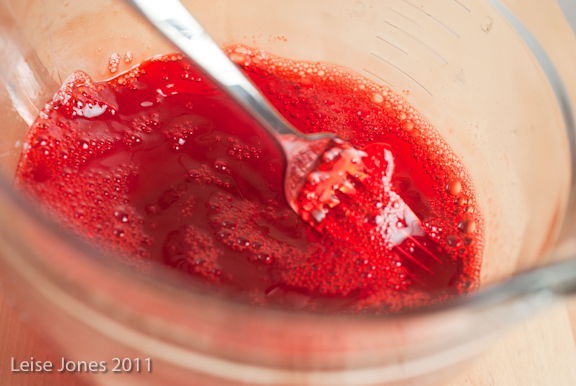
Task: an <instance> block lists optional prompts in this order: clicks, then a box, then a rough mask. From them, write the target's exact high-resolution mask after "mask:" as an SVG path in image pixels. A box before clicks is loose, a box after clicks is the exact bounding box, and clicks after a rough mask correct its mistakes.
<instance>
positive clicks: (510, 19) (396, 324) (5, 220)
mask: <svg viewBox="0 0 576 386" xmlns="http://www.w3.org/2000/svg"><path fill="white" fill-rule="evenodd" d="M186 5H187V6H188V8H189V9H190V10H191V11H192V13H193V14H194V15H195V16H196V17H197V19H198V20H199V21H200V23H202V24H203V25H204V27H205V28H206V29H207V30H208V32H209V33H210V34H211V35H212V36H213V37H214V38H215V40H216V41H217V42H219V43H221V44H231V43H244V44H247V45H252V46H257V47H259V48H262V49H264V50H266V51H269V52H271V53H274V54H277V55H280V56H283V57H287V58H291V59H296V60H308V61H327V62H331V63H336V64H339V65H342V66H345V67H348V68H350V69H352V70H354V71H356V72H358V73H360V74H362V75H364V76H365V77H367V78H368V79H370V80H372V81H374V82H376V83H380V84H385V85H387V86H389V87H390V88H391V89H393V90H394V91H396V92H397V93H398V94H400V95H401V96H403V97H404V98H405V99H406V100H407V101H408V102H409V103H410V104H411V106H413V107H414V108H415V109H416V110H418V111H419V112H420V113H421V114H422V115H423V116H425V117H426V118H427V119H428V120H429V121H430V122H431V123H432V124H433V126H435V128H436V129H437V130H438V132H439V133H440V135H441V136H442V137H443V138H444V139H445V140H446V142H447V143H448V144H449V145H450V146H451V147H452V149H453V151H454V152H455V154H457V155H458V156H459V157H460V159H461V161H462V163H463V164H464V165H465V166H466V168H467V169H468V171H469V173H470V175H471V177H472V180H473V181H474V184H475V187H476V197H477V200H478V202H479V205H480V207H481V208H482V211H483V213H484V219H485V224H484V226H485V250H484V258H483V263H482V269H481V283H482V285H483V286H485V285H488V284H491V283H495V282H499V281H502V280H504V279H507V278H509V277H511V276H512V275H514V274H515V273H518V272H520V271H523V270H526V269H528V268H533V267H535V266H537V265H540V264H541V263H542V261H544V260H543V259H544V258H545V257H546V256H547V255H548V254H549V252H550V251H551V250H552V248H553V247H554V246H555V245H556V244H557V243H558V240H559V237H560V235H561V233H563V234H565V235H567V234H569V233H570V231H571V229H572V222H573V218H572V217H571V216H569V215H568V214H572V215H573V214H575V213H576V210H574V200H573V192H574V189H573V185H572V181H573V178H572V174H573V165H574V161H573V157H574V155H573V153H572V152H571V151H572V150H573V149H574V134H575V133H574V127H573V120H572V110H571V104H570V101H569V99H568V96H567V93H566V91H565V89H564V85H563V83H562V80H561V78H560V77H559V75H558V73H557V72H556V70H555V68H554V66H553V65H552V62H551V61H550V59H549V58H548V57H547V56H546V54H545V52H544V51H543V50H542V48H541V46H540V45H539V44H538V43H537V42H536V41H535V40H534V39H533V38H532V35H531V34H530V32H529V31H528V30H526V29H525V28H524V27H523V25H522V24H520V23H519V22H518V20H517V19H516V18H515V17H514V15H512V14H511V13H510V12H508V11H507V9H506V8H504V7H503V6H501V5H500V3H498V2H496V1H481V0H467V1H457V0H450V1H440V0H437V1H432V2H426V3H425V4H424V3H420V2H417V1H415V0H382V1H378V2H370V1H334V0H331V1H329V0H320V1H315V2H314V3H313V4H310V2H308V1H304V0H298V1H292V2H284V1H269V0H251V1H245V2H237V1H233V0H220V1H211V2H202V1H188V2H186ZM0 36H1V39H0V53H1V56H2V58H1V59H0V81H1V82H2V85H3V87H2V89H1V91H0V112H1V116H2V117H3V120H2V123H1V124H0V130H1V132H2V136H3V140H2V141H1V143H0V155H1V157H0V170H2V176H1V177H2V178H1V179H0V267H1V273H2V277H3V285H4V287H5V289H6V291H9V292H10V294H11V295H13V296H14V297H15V299H17V305H18V307H20V309H22V310H25V311H26V313H27V315H28V318H29V320H30V323H31V324H32V325H33V326H35V328H36V329H37V330H38V331H39V332H40V334H42V335H43V336H44V337H45V338H46V339H48V340H49V341H51V342H53V343H54V344H55V345H56V346H57V347H58V348H59V350H60V351H61V352H62V353H63V354H64V356H65V357H66V358H69V359H70V360H86V359H87V358H89V360H94V361H101V360H104V361H107V362H108V363H111V358H141V359H144V358H152V359H153V363H154V364H153V366H154V368H153V371H152V372H150V373H145V374H144V373H143V374H139V375H138V376H137V377H135V376H130V375H127V376H125V377H118V376H117V374H114V373H111V372H108V373H106V374H98V376H95V377H91V382H93V383H95V384H102V385H113V384H119V382H122V384H125V383H126V382H131V383H132V384H149V385H160V384H170V385H184V384H204V385H237V384H255V385H328V384H329V385H333V386H336V385H404V384H406V385H409V384H418V385H428V384H429V385H433V384H437V383H438V382H440V381H441V380H443V379H445V378H446V377H447V376H448V375H450V374H452V372H453V371H454V370H455V369H458V368H459V366H460V365H461V364H462V363H465V362H466V361H468V360H469V359H471V358H473V357H474V356H475V355H476V354H478V353H479V352H481V351H482V349H483V348H484V347H485V346H486V344H488V343H489V342H490V341H491V339H493V338H494V334H496V333H497V332H498V331H500V330H501V329H502V328H504V327H506V326H508V325H510V324H511V323H513V322H514V321H517V320H519V319H521V318H523V317H525V316H527V315H529V314H531V313H532V312H534V311H535V310H537V309H540V308H542V307H544V306H545V305H547V304H549V303H550V301H551V299H552V297H553V296H552V295H553V294H552V293H551V292H550V291H547V290H540V288H541V287H542V286H540V287H538V285H537V284H538V283H540V281H538V278H540V277H541V276H538V275H537V276H520V277H517V279H515V280H516V281H515V282H513V283H510V284H508V285H504V286H499V287H493V288H492V289H488V290H487V291H484V292H481V294H480V295H478V296H476V297H473V298H471V299H467V300H460V301H457V302H456V303H455V304H450V305H444V306H442V307H439V308H436V309H432V310H423V311H421V312H413V313H410V314H406V315H397V316H388V317H385V316H379V317H376V316H362V317H344V316H327V315H311V314H301V313H295V312H284V311H278V310H269V309H260V308H254V307H250V306H246V305H242V304H239V303H234V302H233V301H231V300H229V299H228V300H227V299H224V298H221V297H217V296H213V295H210V294H208V293H206V292H205V291H203V290H201V289H198V288H196V287H193V286H192V285H191V284H190V283H187V282H186V281H185V280H183V279H182V278H181V277H180V276H178V275H175V274H173V273H171V272H167V271H165V270H163V269H161V268H160V267H159V268H158V270H157V272H155V273H154V274H153V275H146V276H145V275H142V274H139V273H137V272H133V271H131V270H128V269H127V268H125V267H121V266H119V265H118V264H116V263H114V261H112V260H111V259H108V258H107V257H106V256H102V255H100V254H98V253H97V252H95V251H94V250H92V249H90V248H89V247H88V246H87V245H85V244H83V243H82V242H81V241H79V240H77V239H75V238H74V237H72V236H70V235H69V234H67V233H65V232H64V231H63V230H61V229H60V228H58V226H57V225H55V223H54V222H53V221H52V220H51V219H49V218H46V216H45V215H43V214H41V213H40V212H39V211H36V210H35V208H34V205H32V204H31V203H29V202H27V201H26V200H25V199H24V198H23V197H21V196H19V195H18V194H17V193H16V192H15V191H14V190H13V189H12V187H11V181H12V178H13V175H14V170H15V165H16V163H17V161H18V157H19V154H20V148H21V146H22V140H23V137H24V135H25V133H26V130H27V127H28V126H29V124H30V123H31V122H32V121H33V119H34V118H35V116H36V114H37V112H38V110H39V109H40V108H42V106H43V105H44V103H45V102H46V100H47V99H48V98H49V97H50V96H51V95H52V94H53V92H54V91H55V90H56V89H57V88H58V85H59V84H61V83H62V81H63V80H64V79H65V78H66V77H67V76H68V75H69V74H70V73H71V72H73V71H75V70H79V69H81V70H83V71H85V72H87V73H88V74H90V75H91V77H92V78H93V79H95V80H103V79H106V78H109V77H111V75H112V74H111V73H110V70H109V59H110V58H111V56H112V55H119V56H120V57H121V58H123V57H124V55H125V54H126V53H127V52H130V53H131V54H132V56H133V61H132V62H131V63H129V64H128V63H125V62H123V61H121V62H120V67H119V71H123V70H126V69H128V68H129V67H130V66H132V65H133V64H134V63H139V62H141V61H142V60H143V59H145V58H148V57H151V56H153V55H155V54H165V53H170V52H174V51H175V49H174V48H173V47H172V46H171V45H170V44H169V43H167V42H166V41H165V40H164V39H163V38H162V37H161V36H160V35H159V34H158V33H157V32H156V31H154V30H153V29H152V28H151V27H150V26H149V25H148V24H147V23H146V22H145V21H144V20H142V19H141V18H140V17H139V16H138V15H137V14H136V13H135V12H134V11H133V10H131V9H130V8H129V7H128V6H127V5H125V4H124V3H122V2H118V1H112V0H97V1H92V2H80V1H72V0H46V1H43V2H36V1H11V0H2V1H0ZM526 283H535V284H534V285H533V286H532V287H531V288H529V289H531V291H530V292H529V293H527V294H522V293H521V292H522V291H525V290H526V289H527V287H526V286H524V287H522V285H523V284H526ZM512 288H519V290H517V291H513V290H511V289H512Z"/></svg>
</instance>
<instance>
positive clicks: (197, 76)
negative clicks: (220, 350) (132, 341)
mask: <svg viewBox="0 0 576 386" xmlns="http://www.w3.org/2000/svg"><path fill="white" fill-rule="evenodd" d="M228 53H229V54H231V57H232V59H233V60H234V61H236V62H237V63H240V64H243V65H244V68H245V70H246V72H247V74H248V75H249V76H250V77H251V78H252V80H253V81H254V82H255V83H256V84H257V85H258V86H259V87H260V89H261V90H262V91H263V92H264V94H265V95H266V96H267V97H268V98H269V99H270V100H271V101H272V103H273V104H274V105H275V106H276V108H278V110H279V111H281V112H282V113H283V114H284V115H285V116H286V117H287V118H288V119H289V120H290V122H291V123H292V124H293V125H294V126H295V127H296V128H298V129H299V130H301V131H303V132H335V133H337V134H338V135H339V136H340V137H341V138H343V139H345V140H347V141H349V142H350V143H351V144H352V145H354V146H355V147H356V148H357V149H363V148H365V149H364V150H365V151H366V152H367V153H368V156H367V157H366V158H365V162H366V164H367V165H369V166H370V170H371V172H370V173H371V174H370V177H371V178H380V179H381V178H382V177H383V176H386V175H387V176H388V177H389V179H390V181H389V185H388V186H389V187H391V190H390V191H384V190H382V192H380V191H378V192H376V193H377V194H380V195H381V198H382V199H381V201H382V202H379V203H377V205H376V203H374V202H364V201H363V200H365V199H366V198H367V197H374V192H373V191H372V190H374V189H376V190H378V189H382V186H383V185H382V184H380V185H379V184H377V183H365V182H364V183H360V181H355V180H354V179H353V178H351V179H350V180H351V183H352V184H353V185H355V186H356V187H357V189H359V192H360V194H358V195H357V196H355V197H356V198H354V199H350V197H349V196H347V195H344V194H341V192H338V193H337V195H338V198H339V200H340V205H338V206H336V207H334V208H333V210H330V211H329V213H328V216H327V218H326V220H325V221H324V223H323V226H322V228H321V229H320V228H319V227H313V226H310V225H309V224H307V223H306V222H305V221H303V220H302V219H301V218H300V217H299V216H298V215H297V214H296V213H294V212H293V211H292V210H291V209H290V207H289V206H288V204H287V203H286V201H285V199H284V196H283V189H282V182H283V167H284V165H283V163H282V161H281V160H282V158H281V157H280V155H279V153H278V151H277V150H276V148H275V146H274V145H273V144H272V143H271V142H270V141H269V139H268V138H267V136H266V135H264V133H263V132H262V131H261V129H259V128H258V127H255V126H254V124H253V122H252V121H251V119H250V118H249V117H247V116H246V115H245V114H244V113H243V112H242V111H240V110H239V109H238V108H237V107H236V106H235V104H234V103H233V102H231V100H230V98H229V97H227V96H226V95H225V94H224V93H223V92H222V91H220V90H219V89H218V88H217V87H215V86H214V85H213V83H212V82H210V81H209V80H208V79H206V78H205V76H204V75H203V74H202V73H201V71H199V70H198V69H197V68H196V67H195V66H194V65H192V64H191V63H189V62H188V61H187V60H186V59H182V57H179V56H178V55H176V56H172V57H169V56H168V57H164V58H156V59H152V60H150V61H147V62H144V63H142V64H141V65H139V66H138V67H137V68H135V69H134V70H132V71H130V72H129V73H128V74H122V75H119V76H117V77H116V78H114V79H113V80H111V81H108V82H103V83H96V84H94V83H92V82H91V80H90V79H89V78H88V77H87V76H86V75H85V74H83V73H76V74H75V75H74V76H73V77H71V78H69V79H68V80H67V82H66V83H65V85H64V86H63V88H62V90H61V91H60V92H59V93H58V94H56V95H55V97H54V98H53V100H52V101H51V102H50V103H49V104H48V105H47V107H46V108H45V109H44V110H43V111H42V113H41V114H40V116H39V117H38V119H37V120H36V122H35V123H34V124H33V126H32V127H31V129H30V131H29V133H28V134H27V137H26V142H25V146H24V151H23V154H22V157H21V160H20V164H19V167H18V171H17V174H16V180H15V183H16V186H17V187H18V188H19V189H20V190H21V191H23V192H26V193H27V194H29V195H30V196H32V197H34V198H36V199H39V200H40V201H41V202H43V203H44V204H45V205H46V206H47V207H48V208H50V209H51V210H52V211H55V212H56V213H58V214H59V215H60V216H61V217H62V219H63V220H62V221H63V223H64V224H65V226H67V227H68V228H69V229H71V230H72V231H74V232H75V233H77V234H80V235H81V236H82V237H84V238H86V239H88V240H91V241H93V242H94V244H95V245H97V246H98V247H100V248H103V249H106V250H109V251H113V252H116V253H119V254H121V255H122V256H123V257H124V258H125V259H126V260H127V261H129V262H131V263H133V264H136V265H139V266H141V267H142V268H143V269H150V268H151V267H153V266H152V265H151V264H150V261H157V262H160V263H163V264H166V265H168V266H171V267H174V268H175V269H178V270H180V271H183V272H185V273H187V274H189V275H190V276H191V277H192V278H196V279H202V280H204V281H206V282H207V283H211V285H212V286H213V288H214V290H218V289H219V288H221V289H227V290H230V289H232V290H233V291H235V292H236V293H238V294H240V295H242V296H244V297H245V298H246V299H247V300H248V301H250V302H252V303H255V304H263V305H271V306H278V305H280V306H283V307H288V308H298V309H307V310H318V311H328V312H353V311H358V310H361V309H364V310H371V311H376V312H387V311H398V310H401V309H404V308H407V307H417V306H423V305H428V304H433V303H436V302H439V301H442V300H444V299H446V298H449V297H451V296H453V295H456V294H463V293H466V292H468V291H470V290H473V289H475V288H476V287H477V285H478V271H479V264H480V258H481V252H482V240H483V239H482V217H481V215H480V213H479V210H478V207H477V206H476V204H475V201H474V200H475V199H474V192H473V187H472V184H471V182H470V180H469V178H468V176H467V173H466V171H465V170H464V169H463V167H462V166H461V165H460V164H459V162H458V160H457V158H456V157H455V156H454V155H453V154H452V153H451V151H450V149H449V148H448V147H447V146H446V144H445V143H444V142H443V141H442V140H441V139H440V138H439V137H438V135H437V134H436V132H435V131H434V129H433V128H431V127H430V126H429V125H428V124H427V123H426V122H425V120H424V119H423V118H421V117H420V116H419V115H418V114H417V113H416V112H414V111H410V110H411V108H410V106H408V105H406V104H405V102H403V101H402V100H401V99H400V98H399V97H398V96H396V95H395V94H393V93H392V92H391V91H389V90H386V89H383V88H381V87H379V86H377V85H374V84H372V83H370V82H368V81H366V80H364V79H363V78H361V77H359V76H358V75H355V74H352V73H350V72H349V71H347V70H345V69H342V68H340V67H337V66H331V65H326V64H312V63H304V62H291V61H288V60H285V59H280V58H276V57H273V56H271V55H267V54H264V53H262V52H260V51H257V50H255V51H251V50H250V49H248V48H246V47H236V46H234V47H231V48H229V49H228ZM284 64H286V66H284ZM294 69H296V71H294ZM340 72H341V73H340ZM374 142H379V143H383V144H385V145H377V146H374V145H373V146H371V147H368V148H366V146H368V145H369V144H371V143H374ZM386 152H387V153H389V154H390V155H391V156H392V158H390V157H388V158H386V157H385V153H386ZM384 159H386V160H387V161H386V162H384ZM389 165H392V166H393V168H392V169H390V168H388V166H389ZM387 168H388V169H387ZM390 171H392V172H390ZM386 173H388V174H386ZM374 181H375V180H374ZM379 181H381V180H379ZM372 182H373V181H372ZM363 189H364V190H363ZM366 189H367V190H370V192H371V193H370V194H362V192H365V191H366ZM387 205H388V206H389V208H392V207H393V206H394V205H396V206H398V205H405V206H407V207H409V208H410V209H411V211H412V212H413V213H414V214H415V215H416V216H417V217H418V219H419V221H418V223H420V222H421V223H422V226H421V227H422V232H420V233H418V232H416V233H414V234H413V235H412V236H411V237H410V238H407V237H400V238H398V237H396V240H397V242H396V243H395V244H394V243H392V244H391V243H383V242H382V241H383V238H382V237H379V236H378V234H375V233H374V232H375V229H377V230H379V231H381V230H382V229H383V228H382V225H381V224H382V220H381V219H379V218H377V215H378V213H372V208H376V207H378V208H382V207H387ZM402 208H404V207H402ZM391 210H392V209H391ZM391 213H392V212H391ZM394 213H396V212H394ZM398 213H399V212H398ZM402 213H404V212H402ZM371 216H372V217H371ZM390 218H392V219H394V217H393V216H392V217H390ZM367 219H368V220H367ZM372 219H373V220H374V221H372ZM397 219H399V221H401V222H402V221H404V222H403V223H402V224H399V225H398V226H400V225H401V226H400V228H401V229H404V228H403V227H406V226H407V225H409V224H407V223H408V220H407V218H404V217H402V216H400V217H398V218H397ZM377 223H378V224H377ZM406 229H407V228H406ZM375 235H376V237H374V236H375ZM398 240H399V241H398ZM425 250H426V251H428V252H426V251H425ZM430 252H431V253H430Z"/></svg>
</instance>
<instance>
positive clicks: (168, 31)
mask: <svg viewBox="0 0 576 386" xmlns="http://www.w3.org/2000/svg"><path fill="white" fill-rule="evenodd" d="M127 2H128V3H129V4H131V5H132V6H133V7H134V8H135V9H136V10H138V11H139V12H141V13H142V14H143V15H144V16H145V17H146V19H148V21H150V22H151V23H152V24H153V25H154V26H155V27H156V28H157V29H158V30H159V31H160V32H162V33H163V34H164V35H165V36H166V37H167V38H168V39H169V40H170V41H171V42H172V43H174V44H175V45H176V46H177V47H178V48H179V49H181V50H182V52H183V53H184V54H186V55H187V56H188V57H189V58H190V59H192V60H193V61H194V62H196V64H198V65H199V66H200V67H201V68H202V69H203V70H204V71H206V72H207V74H208V75H209V76H210V77H211V78H212V79H213V80H214V81H216V83H218V84H219V85H220V86H221V87H222V89H223V90H224V91H226V92H228V93H229V94H230V96H232V97H233V98H234V99H235V100H236V101H237V102H238V103H240V104H241V105H242V106H243V107H244V108H245V109H246V111H247V112H248V113H250V115H251V116H252V117H253V118H254V119H255V120H256V121H257V122H258V123H260V124H261V125H262V126H263V127H264V128H265V129H266V130H268V132H269V134H271V135H272V136H273V137H274V139H275V140H276V142H278V143H279V144H280V145H281V146H282V143H281V142H282V140H281V138H279V136H278V135H291V136H296V137H300V138H304V137H305V135H304V134H302V133H301V132H299V131H297V130H296V129H294V128H293V127H292V126H291V125H290V124H289V123H288V122H287V121H286V120H285V119H284V117H282V116H281V115H280V114H279V113H278V112H277V111H276V109H275V108H274V107H273V106H272V105H271V104H270V102H268V100H267V99H266V98H265V97H264V96H263V95H262V94H261V93H260V91H259V90H258V89H257V88H256V87H255V86H254V84H252V82H251V81H250V80H249V79H248V78H247V77H246V76H245V75H244V74H243V73H242V72H241V71H240V70H239V69H238V68H237V67H236V65H235V64H234V63H233V62H232V61H231V60H230V59H229V58H228V57H227V56H226V54H225V53H224V52H223V51H222V50H221V49H220V47H219V46H218V45H217V44H216V42H214V40H212V38H211V37H210V36H209V35H208V33H207V32H206V31H205V30H204V28H202V26H201V25H200V24H199V23H198V22H197V21H196V19H194V17H193V16H192V15H191V14H190V12H189V11H188V10H187V9H186V8H185V7H184V6H183V5H182V3H180V1H179V0H162V1H158V0H127Z"/></svg>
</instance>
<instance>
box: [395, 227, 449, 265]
mask: <svg viewBox="0 0 576 386" xmlns="http://www.w3.org/2000/svg"><path fill="white" fill-rule="evenodd" d="M400 231H401V232H403V233H404V234H405V235H406V238H408V239H410V240H411V241H412V242H413V243H414V244H416V245H418V246H419V247H420V249H421V250H422V251H423V252H424V253H426V254H427V255H428V256H430V257H432V258H433V259H434V260H436V261H437V262H439V263H440V264H443V263H442V260H440V259H439V258H438V257H436V255H434V254H433V253H432V252H430V251H429V250H428V249H426V247H425V246H424V245H422V244H420V242H419V241H418V240H416V239H415V238H414V237H413V236H412V235H410V234H409V233H408V232H406V231H405V230H404V229H400Z"/></svg>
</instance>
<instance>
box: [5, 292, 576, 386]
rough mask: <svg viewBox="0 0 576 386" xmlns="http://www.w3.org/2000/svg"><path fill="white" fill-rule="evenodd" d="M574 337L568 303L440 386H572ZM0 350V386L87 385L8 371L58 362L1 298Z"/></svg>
mask: <svg viewBox="0 0 576 386" xmlns="http://www.w3.org/2000/svg"><path fill="white" fill-rule="evenodd" d="M575 333H576V299H571V300H569V301H565V302H562V303H560V304H559V305H558V306H557V307H555V308H554V309H551V310H548V311H546V312H545V313H543V314H541V315H539V316H537V317H535V318H533V319H531V320H529V321H527V322H524V323H522V324H520V325H518V326H516V328H514V329H513V330H512V331H509V332H508V333H507V334H505V335H504V336H503V337H502V339H501V340H500V341H499V342H498V343H496V344H495V345H494V347H493V348H492V349H490V350H489V351H488V352H487V353H485V354H484V355H482V356H481V357H480V358H479V359H478V360H476V362H475V363H474V364H472V365H471V366H470V367H469V368H467V369H463V373H462V374H461V375H460V376H458V377H456V378H455V379H454V380H452V381H451V382H449V383H447V384H446V385H445V386H548V385H550V386H574V385H576V340H575V339H574V337H575V336H576V335H575ZM0 348H1V349H0V385H1V386H90V384H89V383H85V382H84V381H83V380H79V379H77V378H76V377H75V376H74V375H71V374H69V373H65V374H60V373H28V374H15V373H12V371H11V369H10V358H11V357H16V358H19V359H20V360H24V359H26V358H30V357H34V358H36V359H38V360H51V361H53V362H54V363H59V361H60V355H59V354H58V353H57V352H55V351H54V350H53V349H51V348H50V347H48V346H47V345H45V344H44V343H43V342H42V341H40V340H38V339H37V338H36V337H35V336H34V335H33V333H32V331H31V329H30V326H28V325H26V324H25V323H23V322H22V321H20V320H19V318H18V316H17V314H16V312H14V311H13V310H12V309H11V307H9V306H8V304H7V302H6V299H4V298H3V297H1V296H0ZM93 376H97V375H93Z"/></svg>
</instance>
